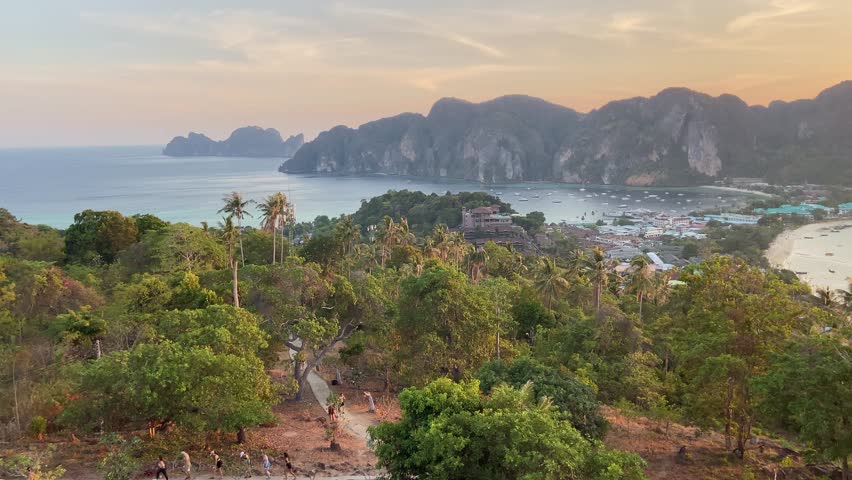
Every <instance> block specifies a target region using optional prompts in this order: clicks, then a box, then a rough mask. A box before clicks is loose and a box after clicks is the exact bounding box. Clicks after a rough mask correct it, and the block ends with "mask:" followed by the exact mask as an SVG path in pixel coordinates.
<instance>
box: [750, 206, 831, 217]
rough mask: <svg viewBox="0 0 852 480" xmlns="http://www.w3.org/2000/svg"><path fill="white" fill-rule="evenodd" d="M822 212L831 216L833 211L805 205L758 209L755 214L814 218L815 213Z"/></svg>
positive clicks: (823, 207) (824, 207)
mask: <svg viewBox="0 0 852 480" xmlns="http://www.w3.org/2000/svg"><path fill="white" fill-rule="evenodd" d="M816 211H822V212H823V213H824V214H826V215H830V214H831V209H830V208H828V207H826V206H823V205H817V204H814V203H803V204H801V205H787V204H784V205H781V206H780V207H777V208H758V209H755V211H754V212H755V213H759V214H763V215H800V216H804V217H813V216H814V212H816Z"/></svg>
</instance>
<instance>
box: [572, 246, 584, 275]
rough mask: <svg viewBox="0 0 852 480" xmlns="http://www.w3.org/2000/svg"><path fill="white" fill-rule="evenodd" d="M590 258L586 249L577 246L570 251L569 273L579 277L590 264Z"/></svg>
mask: <svg viewBox="0 0 852 480" xmlns="http://www.w3.org/2000/svg"><path fill="white" fill-rule="evenodd" d="M588 261H589V258H588V255H586V251H585V250H583V249H582V248H575V249H574V250H571V251H570V252H568V273H570V274H571V276H572V277H579V276H580V275H582V274H583V271H584V270H585V268H586V265H587V264H588Z"/></svg>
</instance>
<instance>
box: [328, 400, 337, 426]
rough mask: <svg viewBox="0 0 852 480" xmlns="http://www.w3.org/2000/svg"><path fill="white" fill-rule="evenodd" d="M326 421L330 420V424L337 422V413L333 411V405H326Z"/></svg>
mask: <svg viewBox="0 0 852 480" xmlns="http://www.w3.org/2000/svg"><path fill="white" fill-rule="evenodd" d="M328 419H329V420H331V421H332V422H336V421H337V411H336V410H335V409H334V405H333V404H329V405H328Z"/></svg>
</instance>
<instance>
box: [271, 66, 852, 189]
mask: <svg viewBox="0 0 852 480" xmlns="http://www.w3.org/2000/svg"><path fill="white" fill-rule="evenodd" d="M851 131H852V82H844V83H841V84H839V85H836V86H834V87H831V88H829V89H827V90H825V91H823V92H822V93H820V94H819V95H818V96H817V97H816V98H814V99H811V100H798V101H794V102H789V103H787V102H780V101H776V102H773V103H771V104H770V105H769V106H768V107H763V106H749V105H747V104H746V103H745V102H744V101H742V100H741V99H739V98H738V97H736V96H733V95H721V96H719V97H712V96H709V95H706V94H703V93H699V92H695V91H692V90H689V89H685V88H669V89H666V90H663V91H661V92H660V93H658V94H657V95H655V96H653V97H650V98H644V97H637V98H631V99H626V100H620V101H614V102H611V103H608V104H606V105H604V106H603V107H601V108H599V109H597V110H594V111H592V112H589V113H588V114H581V113H578V112H576V111H574V110H571V109H569V108H566V107H562V106H559V105H555V104H552V103H548V102H546V101H544V100H541V99H537V98H533V97H527V96H519V95H516V96H506V97H500V98H497V99H494V100H491V101H487V102H483V103H478V104H477V103H470V102H466V101H463V100H458V99H452V98H445V99H441V100H439V101H438V102H436V103H435V105H434V106H433V107H432V109H431V111H430V112H429V113H428V114H427V115H426V116H423V115H420V114H416V113H404V114H401V115H397V116H394V117H389V118H384V119H381V120H377V121H374V122H369V123H366V124H364V125H361V126H360V127H358V128H357V129H353V128H349V127H345V126H337V127H334V128H333V129H331V130H329V131H327V132H323V133H321V134H320V135H319V136H318V137H317V138H316V139H315V140H314V141H311V142H308V143H306V144H305V145H304V146H303V147H302V148H301V149H300V150H299V151H298V152H296V154H295V155H294V156H293V158H292V159H290V160H288V161H287V162H285V163H284V164H283V165H282V166H281V168H280V170H281V171H283V172H293V173H335V174H365V173H388V174H399V175H413V176H431V177H449V178H461V179H466V180H474V181H479V182H483V183H501V182H516V181H555V182H569V183H602V184H629V185H689V184H704V183H710V182H712V181H714V180H718V179H722V178H725V177H764V178H767V179H768V180H770V181H776V182H799V181H806V180H807V181H810V182H818V183H830V184H837V183H852V160H850V158H852V136H850V135H849V132H851Z"/></svg>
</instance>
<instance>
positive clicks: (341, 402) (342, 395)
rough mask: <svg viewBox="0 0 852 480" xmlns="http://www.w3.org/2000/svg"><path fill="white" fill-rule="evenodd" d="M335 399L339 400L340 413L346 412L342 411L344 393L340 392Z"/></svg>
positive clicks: (344, 402) (344, 400) (344, 403)
mask: <svg viewBox="0 0 852 480" xmlns="http://www.w3.org/2000/svg"><path fill="white" fill-rule="evenodd" d="M337 399H338V401H339V402H340V413H346V412H344V411H343V409H344V408H345V407H346V395H344V394H342V393H341V394H340V396H339V397H337Z"/></svg>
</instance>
